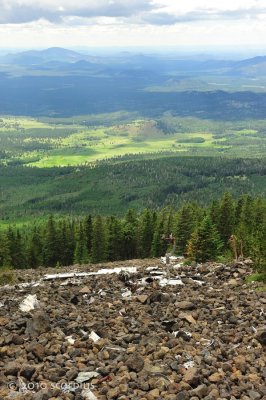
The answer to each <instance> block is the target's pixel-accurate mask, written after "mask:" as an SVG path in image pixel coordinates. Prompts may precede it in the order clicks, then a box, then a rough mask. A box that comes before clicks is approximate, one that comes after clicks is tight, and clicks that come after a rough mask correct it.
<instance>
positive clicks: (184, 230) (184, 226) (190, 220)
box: [175, 203, 196, 254]
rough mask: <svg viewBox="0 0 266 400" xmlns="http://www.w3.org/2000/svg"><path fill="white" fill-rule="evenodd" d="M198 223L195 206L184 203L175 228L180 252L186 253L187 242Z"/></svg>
mask: <svg viewBox="0 0 266 400" xmlns="http://www.w3.org/2000/svg"><path fill="white" fill-rule="evenodd" d="M195 225H196V213H195V210H194V208H193V206H192V205H191V204H190V203H188V204H184V205H183V207H182V208H181V210H180V212H179V213H178V219H177V224H176V228H175V236H176V247H177V251H178V252H179V253H180V254H184V252H185V250H186V246H187V243H188V241H189V239H190V237H191V235H192V232H193V230H194V229H195Z"/></svg>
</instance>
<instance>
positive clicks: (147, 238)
mask: <svg viewBox="0 0 266 400" xmlns="http://www.w3.org/2000/svg"><path fill="white" fill-rule="evenodd" d="M152 238H153V218H152V215H151V212H150V210H148V209H146V210H144V212H143V213H142V215H141V217H140V224H139V256H140V257H141V258H147V257H149V256H150V254H151V245H152Z"/></svg>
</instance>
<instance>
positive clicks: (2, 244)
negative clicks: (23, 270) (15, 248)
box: [0, 232, 12, 267]
mask: <svg viewBox="0 0 266 400" xmlns="http://www.w3.org/2000/svg"><path fill="white" fill-rule="evenodd" d="M0 267H12V258H11V254H10V243H9V239H8V236H7V234H6V233H5V232H0Z"/></svg>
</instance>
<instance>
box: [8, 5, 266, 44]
mask: <svg viewBox="0 0 266 400" xmlns="http://www.w3.org/2000/svg"><path fill="white" fill-rule="evenodd" d="M0 10H1V13H0V47H2V48H5V47H16V48H18V47H21V48H27V47H28V48H30V47H32V48H33V47H34V48H37V47H49V46H64V47H75V46H80V47H82V46H83V47H93V46H122V47H125V46H165V45H168V46H194V47H195V48H196V47H197V46H201V47H202V46H205V45H206V46H228V45H235V46H238V47H239V48H241V47H246V46H249V47H252V46H257V47H260V46H261V47H264V46H265V38H266V0H222V1H221V0H186V1H178V0H75V1H73V0H0Z"/></svg>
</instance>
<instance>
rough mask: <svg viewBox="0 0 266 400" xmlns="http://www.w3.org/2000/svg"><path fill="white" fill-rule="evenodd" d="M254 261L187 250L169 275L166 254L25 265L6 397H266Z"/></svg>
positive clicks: (2, 290) (0, 374) (2, 302)
mask: <svg viewBox="0 0 266 400" xmlns="http://www.w3.org/2000/svg"><path fill="white" fill-rule="evenodd" d="M103 267H104V268H105V269H104V270H103V269H102V268H103ZM124 267H128V269H127V270H126V271H125V270H122V271H121V269H123V268H124ZM114 268H116V270H113V269H114ZM119 268H120V269H119ZM106 269H108V270H106ZM58 272H60V274H61V275H57V276H54V275H53V274H57V273H58ZM63 272H67V274H63V275H62V273H63ZM73 272H76V276H71V273H73ZM81 272H85V273H84V274H82V273H81ZM88 272H90V273H88ZM107 272H109V273H107ZM111 272H112V273H111ZM250 272H251V267H250V263H248V262H246V263H245V262H243V263H238V264H235V265H228V266H226V265H222V264H211V263H210V264H204V265H196V264H195V265H192V266H185V265H182V263H178V260H172V266H171V268H169V270H168V272H167V274H166V266H165V265H163V264H161V263H160V262H159V261H158V260H144V261H139V260H135V261H131V262H121V263H115V264H106V265H104V266H99V265H98V266H92V265H89V266H83V267H76V268H75V267H72V268H68V269H65V271H64V270H60V271H56V272H55V271H48V270H38V271H25V273H24V271H23V273H22V272H18V273H17V275H18V280H19V283H18V284H17V285H16V286H14V287H11V286H4V287H0V329H1V337H0V399H29V400H31V399H34V400H46V399H89V400H96V399H99V400H100V399H121V400H122V399H124V400H129V399H132V400H133V399H134V400H137V399H139V400H144V399H146V400H153V399H165V400H186V399H190V400H197V399H206V400H207V399H209V400H211V399H213V400H216V399H243V400H248V399H251V400H259V399H265V398H266V385H265V378H266V365H265V364H266V362H265V342H266V337H265V335H266V330H265V313H264V309H263V308H264V306H265V303H266V296H265V292H263V291H259V290H258V286H259V285H260V284H257V283H256V284H246V283H245V277H246V276H247V275H248V274H249V273H250ZM69 273H70V275H69ZM45 274H50V275H45Z"/></svg>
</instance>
